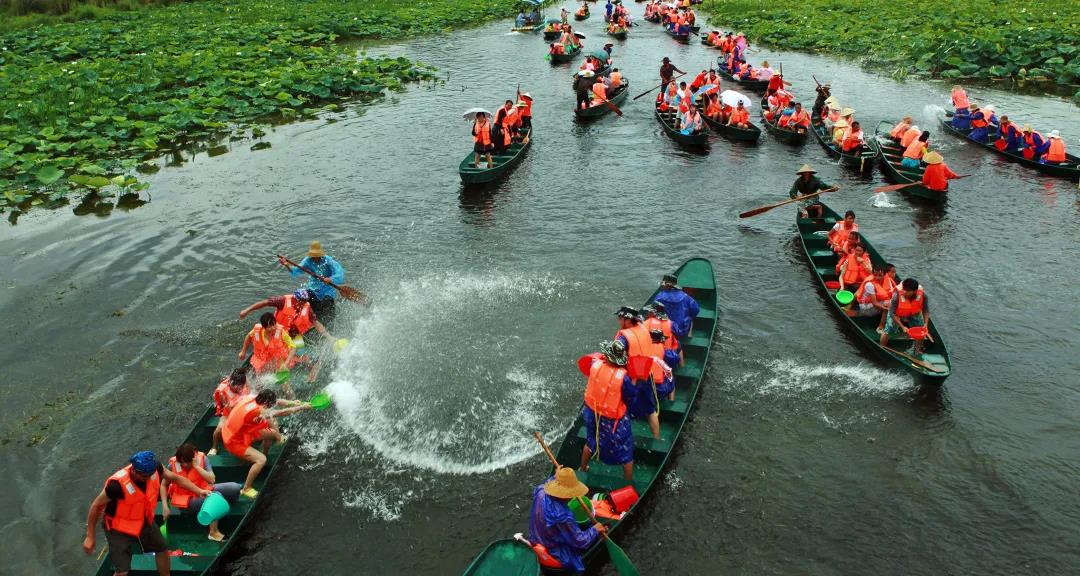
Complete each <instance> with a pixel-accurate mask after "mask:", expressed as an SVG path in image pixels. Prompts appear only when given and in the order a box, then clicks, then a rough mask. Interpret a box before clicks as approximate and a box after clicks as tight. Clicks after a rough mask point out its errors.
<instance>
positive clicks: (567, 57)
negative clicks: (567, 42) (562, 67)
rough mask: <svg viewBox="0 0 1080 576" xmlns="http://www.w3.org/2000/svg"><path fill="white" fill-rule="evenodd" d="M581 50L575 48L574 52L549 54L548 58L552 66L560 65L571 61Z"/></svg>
mask: <svg viewBox="0 0 1080 576" xmlns="http://www.w3.org/2000/svg"><path fill="white" fill-rule="evenodd" d="M581 50H582V49H581V48H575V49H574V50H572V51H569V52H566V53H564V54H551V53H550V52H549V53H548V56H549V57H550V59H551V63H552V64H561V63H564V62H569V61H571V60H573V59H574V58H575V57H576V56H577V55H578V54H580V53H581Z"/></svg>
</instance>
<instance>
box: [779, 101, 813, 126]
mask: <svg viewBox="0 0 1080 576" xmlns="http://www.w3.org/2000/svg"><path fill="white" fill-rule="evenodd" d="M777 124H778V125H780V126H782V127H784V128H787V129H788V130H795V131H797V132H806V131H807V130H808V129H809V128H810V114H809V113H808V112H807V111H806V110H804V109H803V107H802V104H801V103H799V102H796V103H795V111H794V112H792V113H791V114H789V115H787V116H781V117H780V121H779V122H777Z"/></svg>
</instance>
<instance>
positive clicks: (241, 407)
mask: <svg viewBox="0 0 1080 576" xmlns="http://www.w3.org/2000/svg"><path fill="white" fill-rule="evenodd" d="M272 406H274V407H279V408H281V409H280V410H274V411H271V410H269V408H270V407H272ZM310 409H311V403H309V402H297V401H294V400H279V399H278V397H277V394H276V393H275V392H274V391H273V390H263V391H262V392H259V394H258V395H256V396H245V397H243V398H241V399H240V400H239V401H238V402H237V403H236V405H235V406H233V409H232V410H231V411H230V412H229V416H228V417H227V418H226V419H225V426H223V427H222V429H221V440H222V442H223V443H224V444H225V449H226V450H228V451H229V453H230V454H232V455H233V456H236V457H237V458H240V459H241V460H245V461H247V462H250V463H251V468H250V469H248V474H247V478H246V479H245V480H244V485H243V487H242V489H241V490H240V495H241V496H244V497H245V498H250V499H252V500H254V499H255V498H256V497H257V496H258V495H259V491H258V490H256V489H255V488H254V486H252V485H253V484H254V483H255V479H256V478H258V477H259V473H261V472H262V469H263V466H266V452H267V451H269V449H270V443H271V442H278V443H284V442H285V437H284V436H282V435H281V432H280V431H278V428H277V424H276V423H275V422H274V420H273V419H274V418H275V417H277V416H286V415H288V414H292V413H294V412H300V411H302V410H310ZM256 440H259V441H261V442H262V451H261V452H260V451H259V450H256V449H255V447H254V446H253V444H254V443H255V441H256ZM203 492H206V491H205V490H204V491H203ZM204 495H209V493H207V494H204Z"/></svg>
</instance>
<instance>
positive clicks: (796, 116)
mask: <svg viewBox="0 0 1080 576" xmlns="http://www.w3.org/2000/svg"><path fill="white" fill-rule="evenodd" d="M788 118H789V120H788V121H787V126H802V127H804V128H809V127H810V114H809V113H807V111H806V110H800V111H798V112H792V114H791V116H789V117H788Z"/></svg>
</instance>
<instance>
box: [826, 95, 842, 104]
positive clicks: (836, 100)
mask: <svg viewBox="0 0 1080 576" xmlns="http://www.w3.org/2000/svg"><path fill="white" fill-rule="evenodd" d="M834 102H839V100H838V99H837V98H836V96H829V97H828V98H826V99H825V103H826V104H832V103H834Z"/></svg>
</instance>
